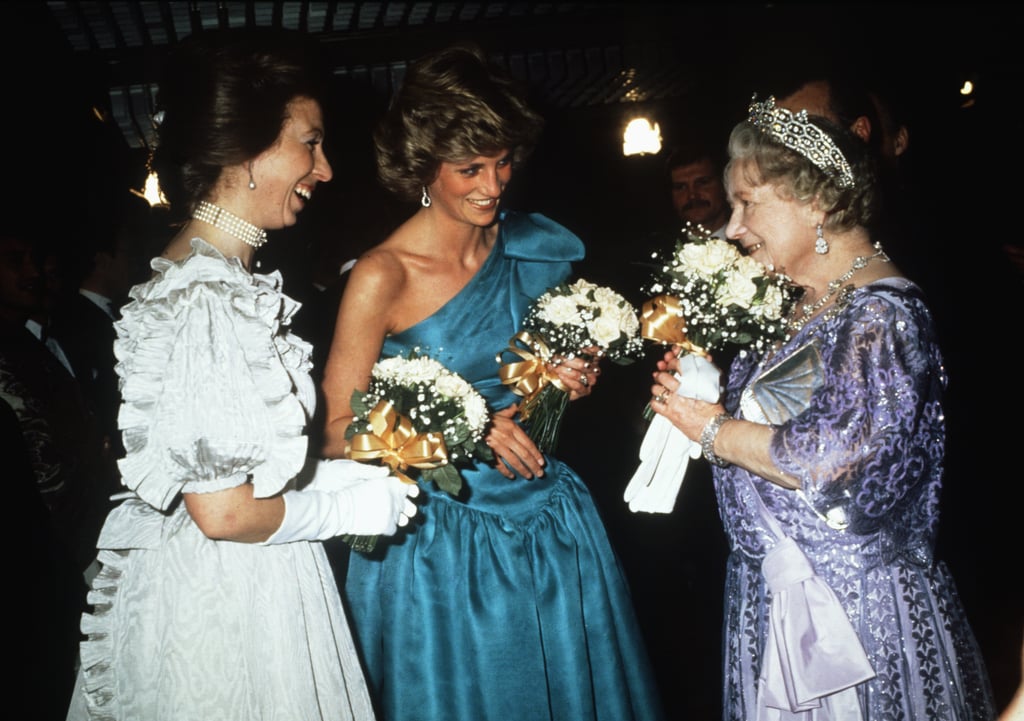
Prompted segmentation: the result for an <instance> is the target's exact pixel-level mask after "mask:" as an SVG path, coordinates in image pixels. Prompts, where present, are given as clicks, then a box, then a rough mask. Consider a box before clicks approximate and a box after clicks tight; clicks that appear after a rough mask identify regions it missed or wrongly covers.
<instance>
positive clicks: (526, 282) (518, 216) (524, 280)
mask: <svg viewBox="0 0 1024 721" xmlns="http://www.w3.org/2000/svg"><path fill="white" fill-rule="evenodd" d="M501 233H502V239H503V248H504V249H503V252H504V254H505V257H506V258H508V259H510V260H511V261H512V278H511V281H512V287H513V290H514V291H515V292H516V293H517V294H518V295H519V300H520V301H522V300H523V299H525V300H526V305H529V303H531V302H532V301H533V300H534V299H535V298H537V297H539V296H540V295H542V294H543V293H544V292H545V291H547V290H548V288H551V287H552V286H555V285H558V284H559V283H561V282H563V281H564V280H565V279H566V278H567V277H568V276H569V273H570V272H571V271H572V263H574V262H576V261H579V260H582V259H583V257H584V256H585V254H586V252H585V248H584V245H583V241H582V240H580V239H579V238H578V237H577V236H576V235H575V234H574V233H573V232H572V231H570V230H569V229H568V228H566V227H564V226H562V225H559V224H558V223H556V222H555V221H553V220H551V219H550V218H548V217H547V216H544V215H541V214H540V213H517V212H512V211H505V212H504V213H503V214H502V217H501ZM514 306H518V307H519V308H523V307H524V306H523V303H522V302H519V303H514ZM516 311H517V308H516V307H514V308H513V312H514V315H515V316H516V318H515V320H516V324H517V325H518V324H519V323H521V322H522V312H516Z"/></svg>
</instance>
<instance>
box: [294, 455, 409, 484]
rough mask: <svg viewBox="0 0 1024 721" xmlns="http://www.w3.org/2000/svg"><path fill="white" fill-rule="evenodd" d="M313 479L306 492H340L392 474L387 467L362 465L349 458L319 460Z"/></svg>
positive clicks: (313, 470) (315, 466) (314, 468)
mask: <svg viewBox="0 0 1024 721" xmlns="http://www.w3.org/2000/svg"><path fill="white" fill-rule="evenodd" d="M312 472H313V477H312V478H311V479H310V480H309V482H308V484H307V485H306V486H304V490H313V491H340V490H342V489H345V488H348V487H349V486H353V485H355V484H357V483H359V482H360V481H369V480H372V479H374V478H378V479H379V478H384V476H387V475H390V474H391V469H390V468H388V467H387V466H376V465H372V464H370V463H360V462H359V461H352V460H349V459H347V458H336V459H333V460H323V459H321V460H317V461H316V463H315V465H314V466H313V468H312Z"/></svg>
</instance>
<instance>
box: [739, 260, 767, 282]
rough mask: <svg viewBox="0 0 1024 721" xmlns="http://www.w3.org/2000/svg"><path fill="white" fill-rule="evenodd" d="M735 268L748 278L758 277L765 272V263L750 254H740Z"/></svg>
mask: <svg viewBox="0 0 1024 721" xmlns="http://www.w3.org/2000/svg"><path fill="white" fill-rule="evenodd" d="M735 268H736V271H737V272H738V273H742V274H743V275H745V276H747V277H748V278H758V277H760V276H762V275H764V274H765V267H764V264H763V263H761V262H759V261H757V260H754V259H753V258H751V257H750V256H749V255H743V256H740V257H739V258H738V259H737V260H736V264H735Z"/></svg>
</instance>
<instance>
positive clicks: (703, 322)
mask: <svg viewBox="0 0 1024 721" xmlns="http://www.w3.org/2000/svg"><path fill="white" fill-rule="evenodd" d="M658 259H659V260H660V261H661V263H662V268H661V273H660V274H659V275H658V276H656V277H655V279H654V280H653V282H652V283H651V284H650V286H649V287H648V288H647V289H646V291H647V293H648V294H649V295H651V296H654V297H653V298H652V299H651V300H650V301H648V302H647V303H646V304H644V308H643V312H642V314H641V325H642V330H641V333H642V335H643V336H644V337H645V338H647V339H649V340H654V341H657V342H660V343H666V344H674V345H679V346H682V347H683V348H684V349H685V350H686V351H688V352H691V353H700V354H704V353H710V352H712V351H715V350H720V349H722V348H724V347H725V346H727V345H730V344H731V345H735V346H738V347H739V348H741V349H747V348H752V349H754V350H757V351H763V350H765V349H767V348H768V346H770V345H771V344H772V343H774V342H775V341H777V340H781V339H782V338H784V337H785V335H786V322H785V318H786V315H787V314H788V313H789V310H790V308H791V307H792V305H793V301H794V299H795V293H794V286H793V284H792V282H791V281H790V280H789V279H788V278H787V277H786V276H784V275H782V274H779V273H774V272H772V271H771V270H769V269H768V268H766V267H765V266H764V265H763V264H762V263H759V262H758V261H756V260H754V259H753V258H752V257H750V256H748V255H743V254H742V253H741V252H740V249H739V248H738V247H737V246H736V245H735V244H734V243H730V242H728V241H725V240H720V239H718V238H715V237H713V236H711V235H710V234H709V233H708V232H707V230H705V229H704V228H703V227H701V226H700V225H691V224H689V223H688V224H687V225H686V226H685V227H684V228H683V237H681V238H680V239H679V240H677V241H676V247H675V251H674V252H673V253H672V254H671V255H669V256H668V257H667V258H666V257H663V256H659V257H658Z"/></svg>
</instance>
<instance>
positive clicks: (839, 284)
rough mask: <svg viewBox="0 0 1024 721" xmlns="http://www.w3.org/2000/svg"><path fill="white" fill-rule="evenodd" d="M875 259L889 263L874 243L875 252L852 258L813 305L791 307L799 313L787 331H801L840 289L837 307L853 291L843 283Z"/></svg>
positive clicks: (887, 258)
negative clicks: (851, 262) (843, 270)
mask: <svg viewBox="0 0 1024 721" xmlns="http://www.w3.org/2000/svg"><path fill="white" fill-rule="evenodd" d="M875 258H878V259H879V261H880V262H882V263H888V262H889V256H888V255H886V254H885V251H884V250H882V244H881V243H875V252H874V253H873V254H872V255H858V256H857V257H856V258H854V259H853V266H852V267H851V268H850V269H849V270H848V271H846V272H845V273H843V274H842V275H841V276H839V277H838V278H836V279H835V280H830V281H829V283H828V290H827V291H826V292H825V294H824V295H823V296H821V297H820V298H818V300H816V301H814V302H813V303H803V304H801V303H797V304H796V305H795V306H793V311H794V312H796V311H797V310H799V311H800V317H799V318H796V317H791V318H790V319H789V321H788V326H789V330H790V331H791V332H793V333H796V332H797V331H799V330H800V329H802V328H803V327H804V326H805V325H807V321H809V320H810V319H811V316H812V315H814V314H815V313H817V312H818V311H819V310H821V309H822V308H824V307H825V305H826V304H827V303H828V302H829V301H830V300H831V299H832V296H834V295H835V294H836V293H838V292H839V291H840V289H842V290H843V293H842V295H840V297H839V298H838V299H837V300H836V303H837V305H838V304H839V301H840V300H841V299H843V298H845V297H846V296H847V295H848V293H849V291H852V290H853V288H852V286H848V287H846V288H843V283H845V282H846V281H848V280H849V279H850V278H852V277H853V274H854V273H856V272H857V271H858V270H860V269H861V268H865V267H867V264H868V263H870V262H871V261H873V260H874V259H875Z"/></svg>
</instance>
